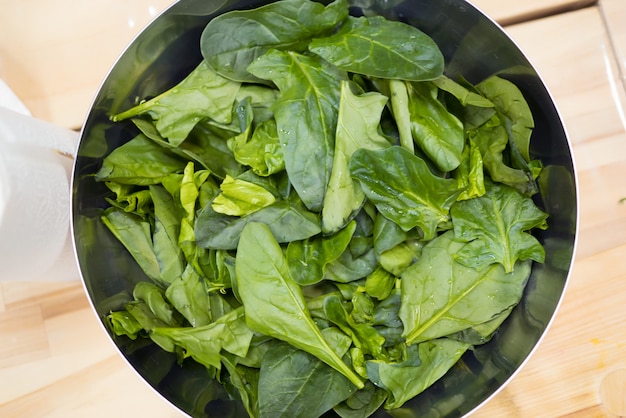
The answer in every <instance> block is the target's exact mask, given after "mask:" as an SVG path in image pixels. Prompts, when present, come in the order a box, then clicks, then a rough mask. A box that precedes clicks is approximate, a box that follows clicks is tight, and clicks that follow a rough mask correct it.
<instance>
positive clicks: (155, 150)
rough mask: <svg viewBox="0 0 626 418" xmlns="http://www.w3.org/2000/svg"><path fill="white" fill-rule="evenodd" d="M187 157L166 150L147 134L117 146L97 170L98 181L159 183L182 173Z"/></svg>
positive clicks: (139, 183) (137, 183)
mask: <svg viewBox="0 0 626 418" xmlns="http://www.w3.org/2000/svg"><path fill="white" fill-rule="evenodd" d="M185 164H186V162H185V160H183V159H180V158H179V157H177V156H176V155H174V154H172V153H171V152H168V151H167V150H164V149H163V147H160V146H159V145H157V144H155V143H154V142H153V141H151V140H150V139H148V138H147V137H145V136H144V135H137V136H136V137H135V138H133V139H131V140H130V141H129V142H127V143H125V144H123V145H121V146H119V147H117V148H115V149H114V150H113V151H112V152H111V154H109V155H108V156H107V157H106V158H105V159H104V160H103V161H102V167H100V169H99V170H98V172H97V173H96V180H97V181H114V182H117V183H120V184H134V185H149V184H157V183H160V182H161V180H162V179H163V178H164V177H166V176H168V175H169V174H171V173H180V172H182V171H183V169H184V167H185Z"/></svg>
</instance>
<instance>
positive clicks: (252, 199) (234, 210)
mask: <svg viewBox="0 0 626 418" xmlns="http://www.w3.org/2000/svg"><path fill="white" fill-rule="evenodd" d="M220 190H221V193H220V194H219V195H217V196H216V197H215V199H214V200H213V203H212V207H213V210H214V211H215V212H217V213H223V214H225V215H231V216H244V215H249V214H251V213H254V212H256V211H258V210H260V209H263V208H265V207H267V206H269V205H271V204H273V203H274V202H276V198H275V197H274V195H273V194H272V193H270V192H268V191H267V190H265V189H264V188H263V187H261V186H259V185H257V184H254V183H250V182H248V181H244V180H241V179H234V178H232V177H230V176H226V178H225V179H224V181H223V182H222V183H221V184H220Z"/></svg>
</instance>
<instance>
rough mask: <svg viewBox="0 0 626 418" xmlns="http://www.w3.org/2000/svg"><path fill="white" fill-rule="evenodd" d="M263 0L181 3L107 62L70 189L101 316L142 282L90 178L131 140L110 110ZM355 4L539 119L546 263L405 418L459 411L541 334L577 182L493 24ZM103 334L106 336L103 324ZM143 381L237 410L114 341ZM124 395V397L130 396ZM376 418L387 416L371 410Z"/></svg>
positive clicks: (175, 68) (566, 257) (559, 138)
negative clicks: (493, 330)
mask: <svg viewBox="0 0 626 418" xmlns="http://www.w3.org/2000/svg"><path fill="white" fill-rule="evenodd" d="M266 2H267V0H209V1H207V0H181V1H179V2H178V3H176V4H174V5H173V6H172V7H170V8H169V9H168V10H166V11H165V12H164V13H163V14H162V15H160V16H159V17H158V18H156V19H155V20H154V21H153V23H152V24H150V25H149V26H148V27H147V28H146V29H144V30H143V31H142V32H141V33H140V34H139V35H138V36H137V37H136V39H135V40H134V41H133V42H132V43H131V44H130V45H129V46H128V48H127V49H126V50H125V51H124V52H123V54H122V55H121V56H120V58H119V59H118V61H117V62H116V63H115V64H114V66H113V67H112V69H111V71H110V73H109V75H108V76H107V78H106V79H105V80H104V82H103V84H102V86H101V88H100V90H99V91H98V93H97V96H96V97H95V100H94V102H93V106H92V108H91V110H90V112H89V114H88V117H87V119H86V122H85V124H84V128H83V131H82V135H81V140H80V145H79V149H78V154H77V158H76V162H75V168H74V174H73V189H72V211H73V216H72V218H73V219H72V229H73V236H74V242H75V248H76V253H77V257H78V261H79V264H80V271H81V274H82V278H83V282H84V286H85V289H86V291H87V293H88V296H89V299H90V300H91V303H92V305H93V308H94V310H95V312H96V314H97V316H98V318H100V319H101V320H103V319H104V317H105V316H106V315H107V314H108V313H109V312H110V311H112V310H116V309H119V308H121V307H122V306H123V304H124V303H125V302H127V301H129V300H130V298H131V297H132V296H131V294H132V289H133V287H134V284H135V283H136V282H138V281H140V280H142V279H144V277H145V276H144V275H143V273H142V272H141V271H140V269H139V268H138V267H137V266H136V264H135V262H134V261H133V260H132V258H131V257H130V256H129V255H128V254H127V252H126V251H125V250H124V248H123V247H122V246H121V245H120V244H118V243H117V241H116V240H115V239H114V238H113V237H112V236H111V234H110V233H109V232H108V231H107V230H106V229H105V228H104V227H103V226H102V225H101V223H100V222H99V214H100V212H101V210H102V209H103V208H104V207H105V206H106V202H105V200H104V197H105V196H106V195H107V193H108V190H107V189H106V188H105V187H104V185H102V184H99V183H96V182H95V181H94V179H93V174H94V173H95V172H96V171H97V169H98V168H99V166H100V164H101V162H102V159H103V158H104V157H105V156H106V155H107V154H108V153H110V152H111V150H113V149H115V148H116V147H117V146H119V145H121V144H122V143H124V142H125V141H127V140H129V139H130V132H128V131H126V128H125V127H124V126H122V125H119V124H115V125H114V124H113V123H112V122H110V120H109V115H110V114H113V113H116V112H117V111H119V110H120V109H124V108H128V107H130V106H131V105H132V101H133V100H134V98H136V97H147V96H154V95H156V94H157V93H158V92H161V91H163V90H165V89H167V88H169V87H171V86H172V85H174V84H175V83H176V82H178V81H180V80H181V79H182V78H183V77H184V76H185V75H186V74H187V73H188V72H189V71H190V70H191V69H192V68H194V67H195V66H196V65H197V64H198V62H199V61H200V60H201V59H202V57H201V55H200V50H199V42H198V40H199V37H200V33H201V31H202V29H203V28H204V26H205V25H206V24H207V22H208V21H209V20H210V19H212V18H213V17H215V16H216V15H219V14H221V13H223V12H225V11H228V10H232V9H240V8H250V7H256V6H260V5H261V4H263V3H266ZM352 3H353V4H354V5H355V6H358V7H359V8H362V9H364V10H371V11H374V12H376V13H377V14H381V15H384V16H386V17H388V18H391V19H396V20H402V21H405V22H407V23H411V24H413V25H415V26H417V27H419V28H420V29H421V30H422V31H424V32H426V33H427V34H428V35H430V36H431V37H432V38H433V39H434V40H435V41H436V42H437V43H438V44H439V46H440V48H441V50H442V52H443V54H444V56H445V59H446V74H447V75H448V76H449V77H452V78H455V77H456V76H458V75H461V74H462V75H463V76H464V77H465V78H466V79H468V80H469V81H470V82H479V81H480V80H482V79H483V78H485V77H487V76H489V75H492V74H496V73H498V74H500V75H501V76H503V77H505V78H507V79H509V80H511V81H513V82H514V83H515V84H516V85H517V86H518V87H519V88H520V90H521V91H522V92H523V94H524V95H525V97H526V99H527V101H528V102H529V105H530V107H531V110H532V111H533V114H534V117H535V123H536V128H535V130H534V133H533V138H532V143H531V153H532V155H533V157H534V158H539V159H541V160H542V162H543V164H544V165H545V166H550V168H549V169H548V170H547V175H546V176H544V177H543V180H542V184H541V194H540V197H538V199H540V200H541V201H540V202H539V205H540V207H542V208H543V209H544V210H545V211H547V212H548V213H549V216H550V228H549V229H548V230H547V231H542V232H541V233H540V234H539V235H538V238H539V239H540V241H541V242H542V243H543V244H544V246H545V248H546V263H544V264H542V265H535V267H534V268H533V272H532V275H531V277H530V280H529V283H528V286H527V288H526V292H525V295H524V297H523V299H522V301H521V303H520V304H519V305H518V306H517V307H516V308H515V309H514V311H513V313H512V314H511V316H510V318H509V319H508V320H507V321H506V322H505V323H504V325H503V326H502V327H501V329H500V330H499V331H498V333H497V334H496V335H495V337H494V338H493V339H492V340H491V341H490V342H489V343H487V344H484V345H482V346H479V347H477V348H476V349H475V350H473V351H468V352H467V353H466V354H465V355H464V357H463V358H462V359H461V361H460V362H459V364H457V366H455V367H454V368H452V369H451V370H450V371H449V372H448V374H447V375H446V376H444V378H442V379H441V380H440V381H438V382H437V383H436V384H435V385H433V386H432V387H430V388H429V389H428V390H426V391H425V392H424V393H422V394H421V395H419V396H418V397H416V398H415V399H413V400H412V401H410V402H408V403H407V404H406V405H405V410H406V411H407V412H408V413H409V415H407V416H420V417H444V416H445V417H456V416H464V415H466V414H468V413H470V412H472V411H474V410H475V409H476V408H478V407H479V406H480V405H481V404H483V403H484V402H485V401H486V400H488V399H489V398H490V397H492V396H493V395H494V394H495V393H497V392H498V391H499V390H500V389H501V388H502V387H503V386H504V385H505V384H506V382H508V381H509V380H510V379H511V378H512V377H513V375H514V374H515V373H516V372H517V371H518V370H519V368H520V367H521V366H522V364H523V363H524V362H525V361H526V360H527V359H528V357H529V355H530V354H531V353H532V352H533V350H534V349H535V348H536V346H537V345H538V343H539V342H540V340H541V338H542V336H543V335H544V333H545V332H546V329H547V327H548V325H549V324H550V322H551V320H552V318H553V316H554V314H555V312H556V310H557V308H558V305H559V303H560V300H561V298H562V295H563V292H564V291H565V288H566V284H567V281H568V276H569V271H570V267H571V262H572V259H573V254H574V247H575V241H576V233H577V190H576V176H575V171H574V165H573V160H572V154H571V149H570V145H569V142H568V138H567V134H566V131H565V129H564V127H563V123H562V121H561V119H560V117H559V114H558V111H557V109H556V108H555V105H554V103H553V100H552V98H551V96H550V94H549V92H548V91H547V89H546V86H545V85H544V83H543V82H542V80H541V78H540V77H539V76H538V74H537V72H536V71H535V69H534V68H533V66H532V65H531V64H530V63H529V61H528V60H527V58H526V57H525V56H524V54H523V53H522V52H521V51H520V49H519V48H518V47H517V46H516V45H515V44H514V42H512V41H511V39H510V38H509V37H508V36H507V35H506V34H505V32H504V31H503V30H502V29H501V28H500V27H499V26H498V25H497V24H496V23H494V22H493V21H492V20H491V19H489V18H488V17H486V16H485V15H484V14H483V13H482V12H480V11H479V10H477V9H476V8H475V7H474V6H472V5H470V4H469V3H467V2H466V1H465V0H356V1H353V2H352ZM105 330H106V332H109V331H108V329H106V327H105ZM111 339H112V340H113V341H114V342H115V344H116V345H117V346H118V347H119V350H120V352H121V354H122V355H123V356H124V357H125V358H126V360H127V361H128V364H129V365H130V366H132V367H133V368H134V369H135V370H136V371H137V372H138V373H139V375H141V377H142V378H143V379H144V380H145V381H146V382H147V383H148V384H149V385H150V386H152V387H153V388H154V389H155V390H156V391H157V392H158V393H160V394H161V395H162V396H163V398H165V399H166V400H167V401H169V402H171V403H172V404H173V405H175V406H176V407H178V408H179V409H180V410H182V411H184V412H185V413H187V414H189V415H193V416H220V417H225V416H241V415H240V414H241V410H240V409H239V406H238V405H237V404H236V403H228V402H220V403H216V402H212V403H210V404H207V402H206V399H209V398H210V393H211V392H212V391H213V390H214V388H215V385H216V383H215V382H214V381H212V380H210V379H209V378H208V376H207V375H206V373H205V370H204V369H203V367H202V366H199V365H196V364H194V363H193V362H186V363H184V365H183V366H182V367H181V366H179V364H178V363H177V361H176V358H175V357H174V356H173V355H172V354H169V353H166V352H164V351H162V350H161V349H159V348H158V347H156V346H155V345H153V344H150V343H147V342H130V343H129V342H128V341H122V340H119V339H117V338H115V337H114V336H113V335H111ZM129 396H130V395H129ZM374 416H377V417H378V416H380V417H382V416H389V415H388V414H387V413H386V412H384V411H379V412H378V413H377V414H376V415H374Z"/></svg>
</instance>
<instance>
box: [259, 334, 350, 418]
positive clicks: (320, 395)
mask: <svg viewBox="0 0 626 418" xmlns="http://www.w3.org/2000/svg"><path fill="white" fill-rule="evenodd" d="M355 391H356V388H355V387H354V386H353V385H351V384H350V381H349V380H348V379H346V378H345V377H344V376H343V375H342V374H341V373H339V372H337V371H335V370H334V369H332V368H331V367H329V366H328V365H327V364H325V363H323V362H322V361H320V360H319V359H318V358H316V357H314V356H312V355H311V354H309V353H306V352H304V351H302V350H298V349H296V348H295V347H293V346H291V345H289V344H286V343H278V344H274V346H273V347H272V349H270V350H268V351H267V353H266V354H265V357H264V358H263V363H262V365H261V371H260V374H259V416H260V417H268V418H270V417H271V418H274V417H276V418H278V417H286V418H291V417H302V418H306V417H310V418H316V417H319V416H321V415H322V414H324V413H325V412H326V411H328V410H330V409H331V408H332V407H333V406H335V405H336V404H338V403H339V402H343V401H344V400H345V399H346V398H348V397H349V396H350V395H352V394H353V393H354V392H355Z"/></svg>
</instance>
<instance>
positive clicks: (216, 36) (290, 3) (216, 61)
mask: <svg viewBox="0 0 626 418" xmlns="http://www.w3.org/2000/svg"><path fill="white" fill-rule="evenodd" d="M347 15H348V5H347V2H346V1H345V0H337V1H335V2H333V3H331V4H330V5H328V6H326V7H325V6H324V5H323V4H322V3H319V2H315V1H309V0H283V1H277V2H274V3H270V4H268V5H265V6H262V7H258V8H255V9H252V10H234V11H231V12H228V13H224V14H222V15H220V16H217V17H216V18H214V19H212V20H211V21H210V22H209V24H208V25H207V26H206V28H205V29H204V31H203V33H202V37H201V38H200V48H201V51H202V55H203V57H204V59H205V60H206V61H207V63H208V64H209V65H210V66H211V67H212V68H213V69H214V70H215V71H217V72H218V73H219V74H221V75H223V76H224V77H228V78H230V79H233V80H237V81H250V82H255V81H258V79H257V78H255V77H253V76H252V75H251V74H250V73H248V71H246V69H247V67H248V65H249V64H251V63H252V62H254V61H255V60H256V59H257V58H258V57H260V56H262V55H263V54H265V53H266V52H267V51H269V50H270V49H278V50H290V51H296V52H298V51H300V52H301V51H304V50H306V47H307V45H308V44H309V41H310V40H311V38H312V37H314V36H317V35H319V34H323V33H325V32H328V31H330V30H332V29H333V28H334V27H335V26H336V25H337V24H338V23H339V22H341V21H342V20H343V19H344V18H345V17H346V16H347ZM261 78H263V77H261Z"/></svg>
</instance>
